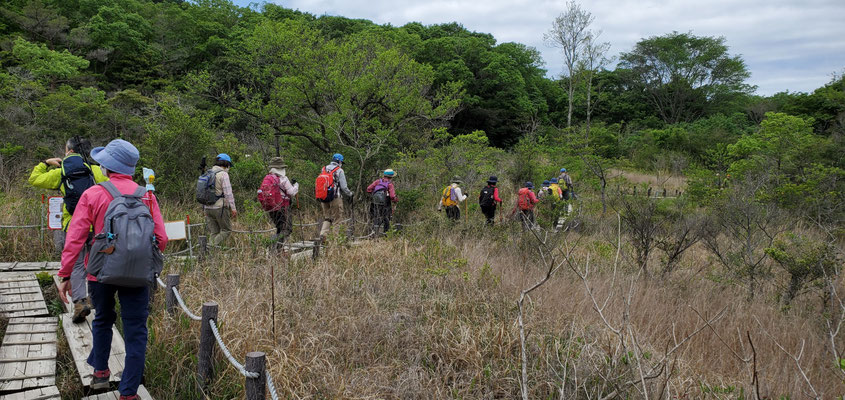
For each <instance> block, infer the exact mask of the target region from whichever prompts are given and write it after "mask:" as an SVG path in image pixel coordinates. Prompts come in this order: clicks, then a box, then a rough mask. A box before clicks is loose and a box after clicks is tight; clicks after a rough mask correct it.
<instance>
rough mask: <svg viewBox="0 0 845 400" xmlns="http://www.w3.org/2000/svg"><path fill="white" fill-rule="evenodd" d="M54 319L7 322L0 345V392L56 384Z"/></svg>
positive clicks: (55, 328)
mask: <svg viewBox="0 0 845 400" xmlns="http://www.w3.org/2000/svg"><path fill="white" fill-rule="evenodd" d="M56 332H57V321H56V317H21V318H11V319H9V323H8V326H7V328H6V335H5V336H4V337H3V344H2V346H0V392H9V391H20V390H22V389H28V388H37V387H44V386H53V385H55V384H56V347H57V343H56V339H57V336H56V335H57V334H56Z"/></svg>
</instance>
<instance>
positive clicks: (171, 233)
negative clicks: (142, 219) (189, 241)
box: [164, 221, 187, 240]
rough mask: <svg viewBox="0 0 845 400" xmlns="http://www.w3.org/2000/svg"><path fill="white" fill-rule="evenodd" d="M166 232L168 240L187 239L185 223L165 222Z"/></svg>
mask: <svg viewBox="0 0 845 400" xmlns="http://www.w3.org/2000/svg"><path fill="white" fill-rule="evenodd" d="M164 232H165V233H167V240H185V239H186V238H187V231H186V230H185V221H172V222H165V223H164Z"/></svg>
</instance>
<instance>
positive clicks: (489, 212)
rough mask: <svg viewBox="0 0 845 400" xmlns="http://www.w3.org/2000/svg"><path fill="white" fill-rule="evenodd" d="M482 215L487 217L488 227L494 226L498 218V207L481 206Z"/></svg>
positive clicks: (493, 205)
mask: <svg viewBox="0 0 845 400" xmlns="http://www.w3.org/2000/svg"><path fill="white" fill-rule="evenodd" d="M481 213H482V214H484V216H485V217H487V225H493V221H494V219H495V218H496V205H495V204H492V205H489V206H481Z"/></svg>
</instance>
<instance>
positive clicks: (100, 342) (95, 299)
mask: <svg viewBox="0 0 845 400" xmlns="http://www.w3.org/2000/svg"><path fill="white" fill-rule="evenodd" d="M88 292H89V293H90V294H91V302H92V303H93V304H94V309H95V310H96V311H97V313H96V314H95V317H94V322H93V323H92V324H91V325H92V326H91V331H92V332H91V334H92V335H93V337H94V338H93V339H94V340H93V342H94V343H93V347H92V348H91V354H90V355H88V364H89V365H91V366H92V367H94V370H96V371H103V370H106V369H108V368H109V353H110V352H111V340H112V326H113V325H114V321H115V320H116V319H117V313H115V311H114V306H115V294H116V295H117V298H118V299H120V318H121V319H122V320H123V340H124V342H125V343H126V359H125V360H124V367H123V376H122V377H121V378H120V386H119V391H120V394H121V395H123V396H131V395H133V394H136V393H137V392H138V386H140V385H141V377H142V376H144V361H145V358H146V353H147V316H148V315H149V309H148V303H149V301H150V288H149V287H148V286H144V287H139V288H130V287H122V286H115V285H108V284H102V283H99V282H90V281H89V282H88Z"/></svg>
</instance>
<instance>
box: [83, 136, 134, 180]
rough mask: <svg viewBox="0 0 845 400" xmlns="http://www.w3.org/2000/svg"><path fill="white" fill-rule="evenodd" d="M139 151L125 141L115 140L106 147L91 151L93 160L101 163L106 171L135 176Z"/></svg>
mask: <svg viewBox="0 0 845 400" xmlns="http://www.w3.org/2000/svg"><path fill="white" fill-rule="evenodd" d="M139 157H140V155H139V154H138V149H136V148H135V146H133V145H132V143H129V142H127V141H125V140H123V139H115V140H112V141H111V142H109V144H107V145H106V147H102V146H100V147H96V148H94V150H91V158H93V159H94V161H96V162H98V163H100V165H102V166H103V167H104V168H105V169H107V170H109V171H112V172H117V173H118V174H124V175H133V174H134V173H135V164H137V163H138V158H139Z"/></svg>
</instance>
